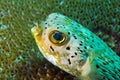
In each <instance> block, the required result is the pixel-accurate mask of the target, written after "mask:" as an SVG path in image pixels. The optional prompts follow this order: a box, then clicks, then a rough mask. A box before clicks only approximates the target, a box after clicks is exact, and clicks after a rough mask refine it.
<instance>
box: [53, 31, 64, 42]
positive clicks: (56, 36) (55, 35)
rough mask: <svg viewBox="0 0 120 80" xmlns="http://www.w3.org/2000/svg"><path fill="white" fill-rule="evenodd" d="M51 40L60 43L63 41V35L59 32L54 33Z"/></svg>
mask: <svg viewBox="0 0 120 80" xmlns="http://www.w3.org/2000/svg"><path fill="white" fill-rule="evenodd" d="M53 38H54V39H56V40H58V41H60V40H62V39H63V35H62V33H61V32H56V33H55V34H54V35H53Z"/></svg>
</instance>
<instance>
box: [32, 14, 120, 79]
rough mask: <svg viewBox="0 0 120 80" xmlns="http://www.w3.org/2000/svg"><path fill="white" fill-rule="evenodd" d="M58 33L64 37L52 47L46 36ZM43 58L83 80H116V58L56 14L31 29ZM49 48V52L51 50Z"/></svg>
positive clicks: (118, 67)
mask: <svg viewBox="0 0 120 80" xmlns="http://www.w3.org/2000/svg"><path fill="white" fill-rule="evenodd" d="M54 30H58V31H60V32H62V33H63V34H65V35H66V36H67V39H66V42H65V43H64V44H62V45H57V44H53V43H52V42H51V41H50V40H49V33H50V32H51V31H54ZM32 33H33V35H34V37H35V40H36V42H37V44H38V47H39V49H40V51H41V52H42V54H43V55H44V57H45V58H46V59H48V60H49V61H50V62H51V63H53V64H54V65H56V66H58V67H59V68H61V69H63V70H65V71H66V72H68V73H70V74H72V75H74V76H77V77H79V78H80V79H83V80H101V79H103V80H106V79H109V80H119V79H120V74H119V71H120V58H119V56H117V55H116V53H115V52H113V51H112V49H110V48H109V47H108V46H107V45H106V43H104V42H103V40H101V39H100V38H99V37H97V36H96V35H95V34H94V33H92V32H91V31H89V30H88V29H86V28H85V27H83V26H82V25H80V24H78V23H77V22H75V21H73V20H72V19H69V18H68V17H66V16H63V15H61V14H58V13H52V14H50V15H49V16H48V18H47V19H46V21H44V22H41V24H40V25H37V27H34V28H32ZM51 47H52V49H51Z"/></svg>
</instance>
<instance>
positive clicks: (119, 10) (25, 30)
mask: <svg viewBox="0 0 120 80" xmlns="http://www.w3.org/2000/svg"><path fill="white" fill-rule="evenodd" d="M53 12H58V13H61V14H64V15H66V16H68V17H70V18H72V19H73V20H75V21H77V22H78V23H80V24H82V25H83V26H85V27H87V28H88V29H90V30H91V31H92V32H94V33H95V34H97V35H98V36H99V37H100V38H102V39H103V40H104V41H105V42H106V43H107V44H108V45H109V47H111V48H112V49H113V50H114V51H115V52H116V53H117V54H118V55H119V56H120V0H34V1H33V0H0V80H78V79H77V78H76V77H74V76H72V75H70V74H68V73H66V72H64V71H63V70H60V69H59V68H57V67H55V66H54V65H52V64H51V63H50V62H48V61H47V60H46V59H45V58H44V57H43V56H42V55H41V53H40V51H39V49H38V47H37V45H36V43H35V40H34V38H33V36H32V34H31V28H32V27H33V26H34V25H35V23H40V22H41V21H42V20H45V18H46V17H47V16H48V15H49V14H50V13H53Z"/></svg>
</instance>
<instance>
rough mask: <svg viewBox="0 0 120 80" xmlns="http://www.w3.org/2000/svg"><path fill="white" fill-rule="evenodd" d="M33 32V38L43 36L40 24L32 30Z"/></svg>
mask: <svg viewBox="0 0 120 80" xmlns="http://www.w3.org/2000/svg"><path fill="white" fill-rule="evenodd" d="M31 32H32V34H33V36H34V37H35V36H37V35H41V34H42V27H41V26H40V25H39V24H36V25H35V26H34V27H33V28H32V29H31Z"/></svg>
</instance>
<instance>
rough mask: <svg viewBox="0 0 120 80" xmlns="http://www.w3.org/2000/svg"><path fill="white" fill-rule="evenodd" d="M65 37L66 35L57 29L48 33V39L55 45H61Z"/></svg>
mask: <svg viewBox="0 0 120 80" xmlns="http://www.w3.org/2000/svg"><path fill="white" fill-rule="evenodd" d="M66 38H67V37H66V35H65V34H64V33H62V32H60V31H58V30H53V31H51V32H50V33H49V39H50V41H51V42H52V43H54V44H56V45H62V44H63V43H64V42H65V41H66Z"/></svg>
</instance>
